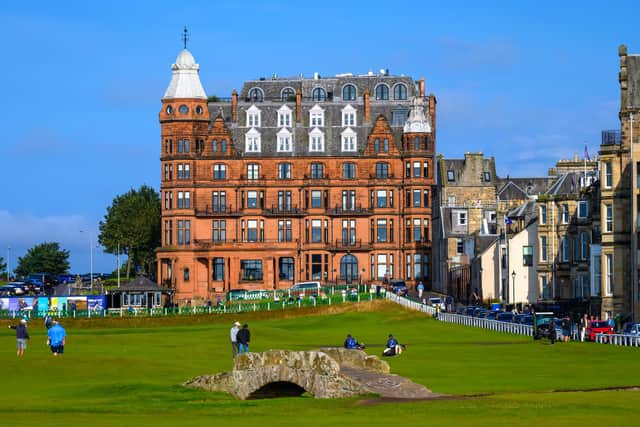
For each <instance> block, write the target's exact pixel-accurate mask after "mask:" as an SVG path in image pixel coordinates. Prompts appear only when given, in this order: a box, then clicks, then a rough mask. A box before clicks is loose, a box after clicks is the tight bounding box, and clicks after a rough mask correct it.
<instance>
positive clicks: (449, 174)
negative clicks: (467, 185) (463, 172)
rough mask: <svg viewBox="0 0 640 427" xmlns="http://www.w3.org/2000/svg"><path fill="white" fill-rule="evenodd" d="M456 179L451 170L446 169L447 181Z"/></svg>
mask: <svg viewBox="0 0 640 427" xmlns="http://www.w3.org/2000/svg"><path fill="white" fill-rule="evenodd" d="M455 180H456V176H455V174H454V173H453V171H452V170H448V171H447V181H449V182H454V181H455Z"/></svg>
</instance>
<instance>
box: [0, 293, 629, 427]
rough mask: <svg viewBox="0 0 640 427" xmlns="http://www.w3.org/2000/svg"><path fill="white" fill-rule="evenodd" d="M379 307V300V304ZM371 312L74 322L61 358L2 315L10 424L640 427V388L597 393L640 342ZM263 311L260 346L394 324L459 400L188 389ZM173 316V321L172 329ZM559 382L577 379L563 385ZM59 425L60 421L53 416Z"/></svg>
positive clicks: (377, 341) (399, 369)
mask: <svg viewBox="0 0 640 427" xmlns="http://www.w3.org/2000/svg"><path fill="white" fill-rule="evenodd" d="M365 306H369V307H372V308H375V310H376V311H366V310H363V307H365ZM352 307H353V308H354V310H357V311H346V312H345V309H344V308H336V307H334V308H330V310H331V311H332V313H333V314H331V315H326V314H321V313H322V312H325V311H326V310H327V308H323V309H321V310H315V311H314V310H313V309H308V310H301V311H299V312H294V313H286V314H285V315H286V318H271V317H272V316H274V315H275V316H282V315H283V314H282V313H276V314H274V313H256V314H242V315H236V316H228V317H221V316H218V317H215V316H214V317H207V316H200V317H191V318H190V317H185V318H169V319H151V320H143V319H122V320H121V319H106V320H100V319H94V320H91V321H87V320H82V321H80V320H78V321H75V322H74V323H70V322H69V323H67V324H65V326H66V327H67V331H68V333H69V339H68V345H67V348H66V351H67V353H66V354H65V355H64V357H62V358H54V357H53V356H51V355H50V354H49V352H48V349H47V348H46V346H45V331H44V327H43V326H42V325H41V323H40V322H32V323H33V324H31V325H30V333H31V335H32V339H31V342H30V344H29V348H28V349H27V354H26V356H25V357H24V358H23V359H17V358H16V356H15V350H14V348H15V339H14V335H13V331H10V330H8V329H7V328H6V324H7V322H2V323H0V325H1V326H0V327H1V328H2V329H1V330H2V331H4V332H3V333H2V335H1V336H0V361H1V363H2V366H3V367H4V369H3V374H2V382H1V384H2V389H3V398H2V399H1V400H0V420H2V421H1V425H7V426H20V425H30V426H33V425H39V424H43V425H61V426H62V425H65V426H69V425H84V426H90V427H92V426H103V425H104V426H107V425H108V426H112V425H123V426H128V425H154V426H155V425H157V426H162V425H172V426H180V427H182V426H190V425H199V426H202V425H223V424H224V425H239V426H261V427H265V426H271V425H273V426H296V427H301V426H307V425H313V426H315V425H318V426H320V425H334V426H335V425H367V426H392V425H395V424H397V423H401V424H403V425H445V424H446V425H450V424H455V425H474V426H477V425H489V424H491V425H496V423H500V422H508V423H524V422H530V421H534V422H538V423H543V424H544V425H580V426H582V427H584V426H587V425H596V424H598V425H607V426H612V425H626V426H629V425H633V424H634V422H635V421H633V420H635V419H637V417H638V414H639V413H640V410H639V409H638V408H639V407H640V391H590V392H586V393H585V392H580V391H577V390H581V389H597V388H606V387H628V386H638V385H640V369H639V368H640V362H639V359H640V357H639V356H640V349H632V348H616V347H612V346H603V345H596V344H582V343H569V344H556V345H555V346H551V345H549V344H548V342H546V341H544V342H534V341H533V340H531V339H528V338H524V337H518V336H512V335H505V334H498V333H492V332H487V331H483V330H479V329H473V328H465V327H461V326H455V325H449V324H443V323H439V322H437V321H435V320H432V319H429V318H426V317H425V316H424V315H422V314H418V313H414V312H410V311H405V310H403V309H401V308H399V307H397V306H394V305H391V304H389V303H375V304H371V305H370V304H365V305H364V306H359V308H356V307H355V306H352ZM235 320H240V321H241V322H245V321H246V322H247V323H249V326H250V328H251V331H252V337H253V339H252V341H253V345H252V347H251V349H252V350H253V351H262V350H267V349H272V348H273V349H275V348H283V349H300V350H303V349H313V348H318V347H321V346H328V345H340V344H341V343H342V341H343V340H344V336H345V335H346V334H347V333H351V334H353V335H355V336H356V337H357V338H358V340H360V341H362V342H365V343H367V344H368V348H367V351H368V352H370V353H372V354H379V353H380V352H381V351H382V348H383V343H384V341H385V338H386V335H387V334H388V333H393V334H394V335H395V336H396V337H397V338H398V339H399V340H400V341H401V342H403V343H406V344H407V345H408V348H407V352H406V353H404V354H403V355H401V356H400V357H397V358H393V359H391V360H389V362H390V364H391V369H392V372H393V373H398V374H401V375H405V376H407V377H410V378H411V379H413V380H414V381H416V382H419V383H422V384H424V385H425V386H427V387H428V388H430V389H431V390H433V391H436V392H439V393H445V394H448V395H451V396H452V398H451V399H448V400H436V401H424V402H411V403H395V402H384V403H377V404H373V405H365V404H363V403H362V402H361V400H360V399H341V400H316V399H313V398H310V397H302V398H287V399H273V400H261V401H237V400H235V399H234V398H232V397H230V396H228V395H224V394H219V393H207V392H203V391H198V390H190V389H185V388H183V387H181V386H180V385H179V384H180V383H182V382H183V381H185V380H187V379H189V378H191V377H193V376H196V375H200V374H204V373H213V372H217V371H224V370H229V369H230V368H231V355H230V346H229V343H228V331H229V328H230V326H231V324H232V323H233V321H235ZM163 322H168V323H169V324H168V325H166V326H162V327H160V326H159V325H161V324H163ZM553 390H574V391H568V392H561V393H553V392H552V391H553ZM44 423H46V424H44Z"/></svg>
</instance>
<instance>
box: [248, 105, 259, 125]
mask: <svg viewBox="0 0 640 427" xmlns="http://www.w3.org/2000/svg"><path fill="white" fill-rule="evenodd" d="M260 116H261V114H260V109H259V108H258V107H256V106H255V105H252V106H251V107H249V109H248V110H247V127H250V128H259V127H260V119H261V117H260Z"/></svg>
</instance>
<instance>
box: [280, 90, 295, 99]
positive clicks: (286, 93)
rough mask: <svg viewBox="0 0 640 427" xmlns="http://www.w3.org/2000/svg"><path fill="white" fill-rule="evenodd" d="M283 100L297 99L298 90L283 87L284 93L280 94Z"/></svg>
mask: <svg viewBox="0 0 640 427" xmlns="http://www.w3.org/2000/svg"><path fill="white" fill-rule="evenodd" d="M280 96H281V99H282V102H287V101H289V102H293V101H295V100H296V91H295V90H293V89H292V88H290V87H285V88H284V89H282V93H281V94H280Z"/></svg>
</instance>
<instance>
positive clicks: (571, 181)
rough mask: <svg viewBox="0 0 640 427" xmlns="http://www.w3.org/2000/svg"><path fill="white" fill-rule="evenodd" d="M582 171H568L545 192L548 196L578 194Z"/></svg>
mask: <svg viewBox="0 0 640 427" xmlns="http://www.w3.org/2000/svg"><path fill="white" fill-rule="evenodd" d="M581 178H582V173H580V172H569V173H566V174H563V175H561V176H560V177H559V178H558V180H557V181H556V182H555V183H554V184H553V185H552V186H551V188H549V190H548V191H546V192H545V194H547V195H550V196H566V195H578V194H580V179H581Z"/></svg>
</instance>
